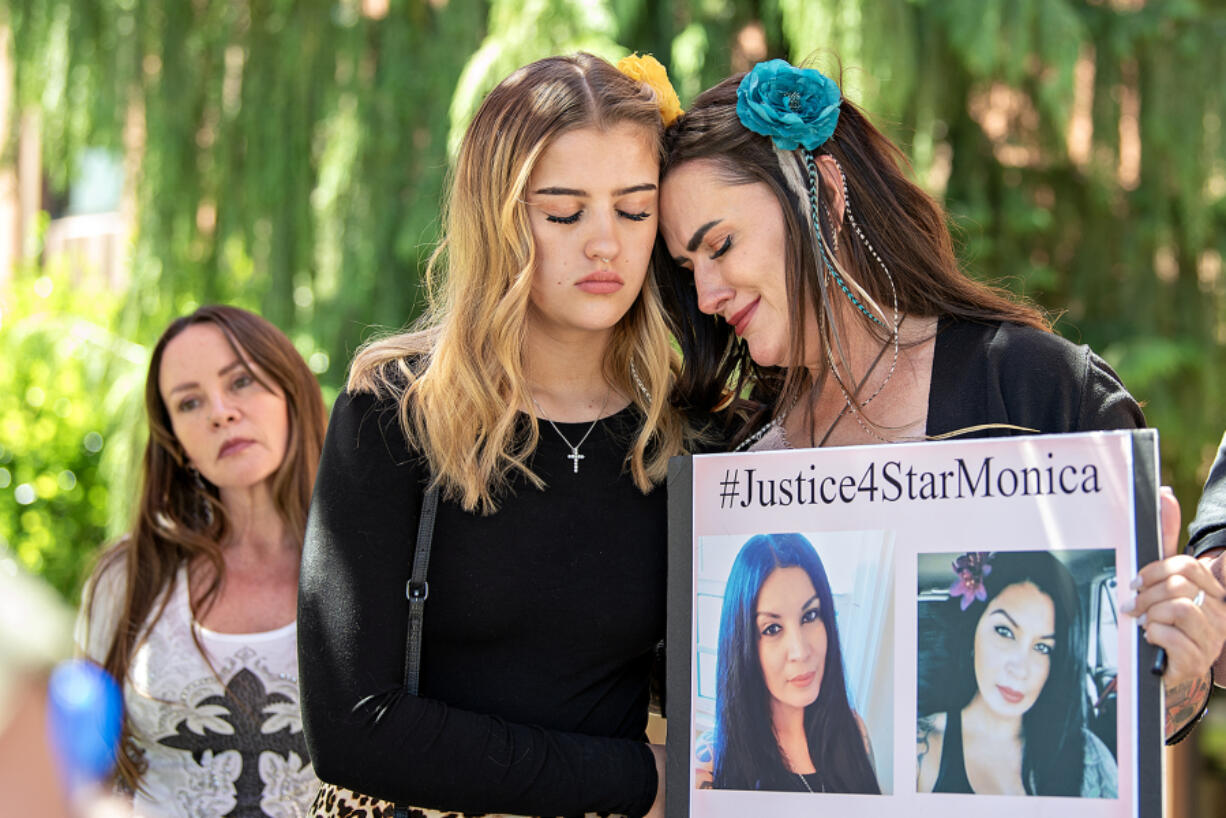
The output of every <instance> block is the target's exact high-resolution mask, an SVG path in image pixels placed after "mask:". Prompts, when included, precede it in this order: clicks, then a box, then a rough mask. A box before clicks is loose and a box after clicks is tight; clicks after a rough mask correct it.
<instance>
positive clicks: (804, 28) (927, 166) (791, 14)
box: [0, 0, 1226, 596]
mask: <svg viewBox="0 0 1226 818" xmlns="http://www.w3.org/2000/svg"><path fill="white" fill-rule="evenodd" d="M0 24H3V25H6V26H8V27H9V28H10V29H11V32H12V38H11V42H12V45H13V54H14V60H15V65H16V94H15V104H14V106H13V110H12V111H9V112H8V115H9V116H10V117H15V116H16V115H17V114H18V113H19V112H21V111H38V112H40V114H41V117H42V120H41V121H42V139H43V142H42V147H43V161H44V165H45V166H46V168H47V171H48V173H49V175H50V177H51V181H52V183H53V185H55V186H58V187H61V188H62V187H63V186H64V185H66V184H67V183H68V181H69V176H70V173H71V169H72V168H73V167H74V161H75V157H76V156H77V155H78V152H79V151H80V149H82V148H83V147H85V146H105V147H109V148H112V149H114V150H116V151H122V150H123V149H124V145H125V139H127V142H128V144H129V145H131V144H133V140H134V139H135V143H136V144H138V145H139V149H138V150H137V151H136V153H135V158H136V160H137V161H136V162H134V163H133V164H134V166H135V167H136V168H137V169H138V172H137V173H136V174H135V175H134V176H133V177H132V178H130V179H129V180H128V183H129V185H130V186H131V191H132V194H133V195H134V198H135V203H136V213H137V230H136V236H135V240H134V243H133V246H132V247H131V251H130V260H131V270H130V281H129V286H128V288H127V289H126V291H124V292H106V291H103V290H91V289H90V287H89V286H88V284H87V283H82V282H81V281H79V280H76V279H72V278H71V277H70V276H69V275H68V274H67V273H66V272H63V271H57V270H54V269H51V270H47V269H42V268H39V267H37V266H35V265H34V263H33V262H32V263H31V265H30V266H29V267H28V268H27V269H23V270H19V271H17V272H16V273H15V274H14V275H13V277H12V278H11V279H10V280H9V281H8V282H7V284H0V545H2V544H4V543H7V544H8V545H9V546H10V547H12V548H13V549H14V551H15V552H16V553H17V555H18V556H19V558H20V560H21V562H22V563H23V564H25V565H27V566H28V567H30V568H32V569H33V570H34V571H36V572H38V573H42V574H43V575H45V576H46V577H47V578H48V579H49V580H51V581H52V582H53V583H54V584H55V585H56V587H58V588H59V589H60V590H61V592H63V593H64V594H65V595H67V596H71V595H72V594H73V593H74V592H75V589H76V588H77V587H78V583H79V581H80V576H81V572H82V571H83V570H85V568H86V567H87V565H88V559H89V555H90V554H91V553H93V551H94V550H95V549H96V547H97V545H98V544H99V543H101V542H103V541H105V540H107V539H110V538H113V537H114V536H116V535H117V534H118V533H120V532H121V531H122V530H123V528H124V527H125V525H126V524H127V521H128V519H129V517H128V515H129V508H128V506H129V503H130V502H131V500H132V498H133V496H134V494H135V480H136V479H137V476H136V470H135V464H136V463H137V462H138V457H139V447H140V445H141V442H142V440H143V434H144V431H143V429H142V427H141V420H140V414H141V400H142V398H141V383H142V379H143V376H144V371H143V370H144V362H145V360H146V356H147V347H148V345H149V344H150V343H151V342H152V341H153V340H154V339H155V338H156V337H157V335H158V333H159V332H160V330H161V329H162V327H163V326H164V325H165V324H166V323H167V322H168V321H169V320H170V319H171V318H172V317H174V316H175V315H178V314H181V313H183V312H185V311H188V310H190V309H191V308H193V307H194V306H195V305H197V304H200V303H205V302H211V301H227V302H232V303H236V304H239V305H242V306H246V307H249V308H253V309H257V310H259V311H261V312H262V313H263V314H264V315H266V316H268V317H269V318H271V319H272V320H273V321H274V322H276V323H277V324H278V325H280V326H281V327H283V328H284V329H285V330H286V331H287V332H288V333H289V334H290V336H291V337H292V338H293V339H294V341H295V343H296V344H297V345H298V347H299V349H300V350H301V351H302V352H303V354H304V356H306V357H307V358H308V359H309V360H310V361H311V363H312V366H313V367H314V368H315V369H316V371H317V372H319V374H320V378H321V381H322V382H323V384H324V385H325V389H326V391H327V393H328V394H329V396H330V395H331V394H334V392H335V389H336V388H337V387H338V386H339V384H340V383H341V381H342V379H343V376H344V370H345V364H346V362H347V360H348V358H349V356H350V354H351V353H352V351H353V349H354V348H355V347H356V345H357V344H358V343H359V342H360V341H361V340H362V338H363V337H364V336H366V335H367V334H368V333H369V331H370V329H371V328H372V327H388V328H392V327H398V326H401V325H403V324H404V323H405V322H406V321H407V320H409V319H410V318H411V317H412V316H414V315H415V314H416V312H417V311H418V309H419V308H420V307H421V302H420V299H419V293H418V287H417V283H418V278H419V275H420V274H421V272H422V269H423V265H424V262H425V259H426V257H427V256H428V253H429V251H430V249H431V246H432V243H433V242H434V241H435V239H436V238H437V231H438V227H439V223H438V208H439V205H438V203H439V198H440V191H441V186H442V184H443V180H444V176H445V173H446V170H447V165H448V156H449V153H448V151H449V146H453V145H454V143H455V140H456V137H457V134H458V133H459V132H460V131H461V130H462V128H463V126H464V124H465V123H466V122H467V119H468V117H469V115H470V113H471V111H472V110H473V108H474V107H475V106H476V104H477V103H478V102H479V100H480V99H481V97H482V95H483V94H484V93H485V92H486V91H487V90H488V89H489V88H490V87H492V85H493V84H494V83H496V82H497V81H498V80H499V79H500V78H501V77H503V76H505V75H506V74H507V73H509V72H510V71H511V70H512V69H513V68H515V67H517V66H518V65H521V64H523V63H525V62H527V61H529V60H532V59H535V58H537V57H540V56H544V55H547V54H551V53H558V52H568V51H574V50H577V49H586V50H590V51H593V52H596V53H598V54H601V55H604V56H607V57H610V58H617V57H619V56H621V55H623V54H625V53H627V52H628V51H629V50H631V49H634V50H640V51H649V52H652V53H654V54H655V55H656V56H657V57H659V58H660V59H661V60H662V61H663V62H664V63H666V64H667V65H669V66H670V69H671V73H672V75H673V77H674V81H675V83H676V85H677V87H678V90H679V91H680V93H681V96H682V100H683V102H684V101H686V100H688V99H689V98H690V97H692V96H693V95H694V94H696V93H697V92H698V91H699V90H701V89H702V88H704V87H707V86H709V85H711V84H712V83H714V82H715V81H717V80H719V79H720V78H722V77H723V76H725V75H727V74H728V73H729V72H730V71H731V70H734V69H744V68H745V67H747V65H748V61H749V59H751V58H757V57H759V56H761V55H762V54H763V53H765V55H766V56H783V57H788V58H791V59H792V60H794V61H795V60H802V59H806V58H810V57H812V58H813V59H814V60H815V61H816V63H817V64H818V65H819V66H820V67H822V68H824V69H826V70H828V71H830V72H833V73H835V74H836V75H841V77H842V81H843V85H844V87H845V89H846V92H847V94H848V96H849V97H851V98H852V99H853V100H856V101H858V102H859V103H860V104H861V105H862V106H863V107H865V108H866V109H867V110H868V111H869V112H870V113H871V115H872V116H873V117H874V119H875V120H876V121H877V122H878V123H879V124H881V125H882V126H883V127H884V128H885V130H886V131H887V132H888V133H889V134H890V135H891V136H893V137H894V138H895V139H896V140H897V141H898V142H899V143H900V144H901V145H902V146H903V147H904V149H905V150H906V152H907V153H908V155H909V156H910V157H911V159H912V162H913V164H914V173H915V176H916V178H917V179H918V180H920V181H921V183H923V184H924V185H925V186H926V187H927V188H928V189H929V190H931V191H932V192H933V193H934V194H936V195H938V196H939V197H941V198H942V199H943V200H944V201H945V203H946V205H947V207H948V208H949V210H950V213H951V215H952V219H953V221H954V223H955V226H956V228H957V232H958V235H959V237H960V240H961V243H962V256H963V259H964V261H965V262H966V265H967V267H968V269H969V270H971V271H972V273H973V274H975V275H981V276H986V277H991V278H1003V279H1004V280H1005V281H1007V282H1008V283H1009V285H1010V286H1012V287H1014V288H1015V289H1016V290H1017V291H1018V292H1019V293H1021V294H1024V295H1025V296H1026V297H1029V298H1031V299H1034V300H1036V301H1038V302H1039V303H1041V304H1042V305H1044V306H1046V307H1048V308H1050V309H1052V310H1053V311H1056V312H1058V313H1059V314H1060V315H1061V318H1060V321H1059V324H1058V328H1059V329H1060V331H1061V332H1063V333H1064V334H1065V335H1067V336H1069V337H1071V338H1073V339H1074V340H1077V341H1082V342H1087V343H1090V344H1092V345H1093V346H1094V347H1095V348H1096V349H1098V350H1099V351H1101V352H1102V353H1103V354H1105V355H1106V357H1107V358H1108V359H1109V360H1110V361H1111V362H1112V363H1113V364H1114V365H1115V366H1116V367H1117V368H1118V369H1119V371H1120V373H1121V375H1122V376H1123V377H1124V379H1125V382H1126V383H1127V384H1128V385H1129V387H1130V388H1131V389H1132V391H1133V392H1134V393H1135V394H1136V395H1137V396H1138V397H1139V398H1140V399H1141V400H1143V401H1144V402H1145V404H1146V410H1147V413H1148V417H1149V420H1150V422H1151V423H1152V424H1153V425H1156V426H1158V427H1159V428H1160V429H1161V431H1162V437H1163V455H1164V462H1163V468H1164V479H1165V480H1166V481H1167V482H1169V483H1171V484H1173V485H1174V486H1175V487H1176V489H1177V492H1178V494H1179V496H1180V497H1181V498H1183V502H1184V506H1185V517H1190V516H1191V513H1192V504H1193V503H1194V501H1195V498H1196V497H1197V496H1198V493H1199V486H1200V481H1201V480H1202V479H1203V476H1204V473H1205V470H1206V468H1207V463H1208V459H1209V457H1210V455H1211V454H1212V452H1213V450H1214V448H1215V446H1216V441H1217V439H1218V437H1219V436H1220V434H1221V432H1222V429H1223V427H1224V426H1226V398H1223V394H1222V389H1221V386H1222V377H1223V372H1224V371H1226V370H1224V369H1223V363H1224V352H1223V350H1224V343H1226V304H1224V300H1223V293H1224V289H1226V285H1224V282H1223V277H1222V269H1221V268H1222V263H1221V257H1222V253H1223V251H1226V247H1224V246H1223V245H1224V244H1226V231H1223V229H1222V228H1223V226H1224V224H1226V150H1224V147H1223V137H1222V117H1223V91H1222V89H1223V88H1224V87H1226V83H1224V82H1223V80H1226V66H1224V65H1223V61H1224V60H1226V48H1223V44H1224V43H1226V4H1223V3H1222V2H1214V1H1213V0H1165V2H1161V3H1159V2H1145V0H1098V1H1097V2H1094V1H1092V0H1086V1H1085V2H1077V1H1076V0H653V1H652V2H648V0H587V1H586V2H584V1H583V0H388V2H386V3H385V2H376V1H375V0H0ZM134 125H135V127H134ZM134 134H136V135H138V136H137V137H134V136H133V135H134ZM1071 134H1072V135H1071ZM1138 140H1139V141H1138ZM1138 148H1139V150H1140V154H1139V156H1137V155H1135V154H1136V150H1137V149H1138ZM3 151H4V152H3V154H0V161H4V162H10V163H11V162H12V160H13V157H14V147H13V145H6V146H3ZM91 435H93V437H90V436H91ZM68 475H71V477H70V476H68ZM23 486H25V487H28V488H26V489H22V488H21V487H23Z"/></svg>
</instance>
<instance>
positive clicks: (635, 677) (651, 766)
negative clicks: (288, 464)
mask: <svg viewBox="0 0 1226 818" xmlns="http://www.w3.org/2000/svg"><path fill="white" fill-rule="evenodd" d="M663 98H664V94H663V93H662V92H661V91H659V90H656V89H653V87H652V86H650V85H648V84H645V83H643V82H639V81H637V80H634V79H631V78H630V77H629V76H627V75H626V74H623V73H621V72H619V71H618V70H617V69H615V68H614V67H613V66H612V65H609V64H608V63H606V62H605V61H603V60H601V59H599V58H597V57H593V56H591V55H586V54H580V55H577V56H574V57H555V58H549V59H545V60H541V61H539V62H535V63H532V64H531V65H528V66H526V67H524V68H522V69H520V70H518V71H516V72H515V73H514V74H512V75H511V76H509V77H508V78H506V79H505V80H503V82H502V83H500V84H499V85H498V87H496V88H495V89H494V90H493V91H492V92H491V93H490V95H489V96H488V97H487V98H486V99H485V101H484V102H483V103H482V105H481V106H480V108H479V110H478V111H477V113H476V115H475V117H474V119H473V122H472V124H471V125H470V127H469V128H468V131H467V133H466V135H465V138H464V140H463V143H462V146H461V149H460V153H459V156H458V158H457V163H456V168H455V171H454V176H453V179H452V182H451V190H450V195H449V198H448V211H447V220H446V224H447V229H446V238H445V240H444V242H443V243H442V245H441V246H440V248H439V250H438V252H437V253H436V254H435V257H434V259H433V263H432V265H431V270H430V284H431V293H432V307H433V309H432V311H431V313H430V316H429V318H428V319H427V320H426V321H425V323H424V325H423V328H421V329H420V330H418V331H415V332H410V333H406V334H402V335H397V336H394V337H391V338H388V339H386V340H383V341H380V342H377V343H374V344H372V345H370V346H368V347H366V348H365V349H364V350H362V351H361V352H360V353H359V354H358V356H357V358H356V359H355V360H354V362H353V365H352V369H351V373H350V378H349V384H348V388H347V390H346V392H345V393H344V394H342V395H341V396H340V397H339V398H338V400H337V402H336V405H335V407H334V410H333V415H332V421H331V426H330V427H329V431H328V439H327V443H326V444H325V447H324V456H323V460H322V463H321V466H320V474H319V480H318V482H317V485H316V490H315V498H314V501H313V505H312V509H311V519H310V524H309V526H308V530H307V540H306V546H305V552H304V560H303V581H302V593H301V597H300V609H299V614H300V617H301V622H302V628H301V630H300V642H299V645H300V650H301V651H302V656H303V661H302V680H303V690H304V696H303V717H304V720H305V725H306V728H307V736H308V741H309V745H310V747H311V751H312V758H313V760H314V762H315V765H316V769H317V771H318V772H319V775H320V778H321V779H322V780H324V781H326V782H330V784H329V785H326V786H325V787H323V788H322V789H321V792H320V797H319V799H317V802H316V810H317V814H349V813H347V812H345V811H346V810H349V809H355V808H356V809H360V810H362V811H363V812H361V813H359V814H383V815H388V816H390V815H391V814H392V807H391V803H389V802H395V803H396V804H400V805H412V806H413V807H414V808H416V809H415V810H413V811H411V814H413V815H424V816H432V815H436V814H444V813H445V814H447V815H451V814H454V813H456V812H471V813H489V812H495V813H516V814H527V815H576V814H583V813H606V814H607V813H621V814H626V815H644V814H650V815H660V814H662V810H663V797H662V796H663V776H662V775H661V771H662V758H663V756H662V753H661V749H662V748H660V747H652V746H649V745H648V744H647V743H646V741H645V736H644V730H645V726H646V719H647V701H648V677H649V670H650V666H651V664H652V655H653V650H654V648H655V646H656V644H657V643H658V642H659V640H660V639H661V638H662V636H663V629H664V610H665V609H664V594H665V562H666V555H665V507H664V492H663V488H662V485H661V484H662V481H663V480H664V477H665V474H666V469H667V461H668V458H669V457H670V456H671V455H674V454H677V453H679V452H681V451H682V450H683V446H684V444H685V441H686V438H687V434H688V433H687V430H686V429H687V427H686V425H685V423H684V422H683V419H682V417H681V416H679V415H678V413H677V412H676V411H674V410H673V409H672V408H671V407H670V405H669V403H668V401H667V396H668V394H669V390H670V387H671V385H672V379H673V374H674V371H675V368H676V360H675V355H674V353H673V351H672V349H671V347H670V345H669V336H668V330H667V328H666V325H665V321H664V317H663V313H662V309H661V306H660V301H659V295H658V293H657V290H656V285H655V282H654V280H653V279H652V276H651V274H650V269H649V258H650V254H651V251H652V244H653V242H654V240H655V233H656V215H657V196H658V182H659V163H660V145H661V135H662V131H663V121H662V111H663V112H665V113H667V108H668V106H666V105H662V104H661V103H662V100H663ZM674 105H675V102H674ZM431 484H433V485H436V486H437V487H438V488H439V490H440V498H441V499H440V502H439V505H438V511H437V518H436V520H435V523H434V527H433V531H434V537H433V545H432V550H431V554H430V560H429V569H428V576H427V583H428V587H429V591H428V603H427V604H426V606H425V611H426V615H425V624H424V631H423V635H422V639H421V664H420V688H419V690H418V694H417V695H412V694H410V693H408V692H407V691H406V688H405V664H406V663H405V656H406V645H405V636H406V629H407V625H406V613H407V604H406V600H405V594H406V590H405V589H406V582H407V581H408V579H409V576H410V561H411V559H412V553H413V545H414V541H415V538H416V533H417V531H418V523H419V512H420V509H421V505H422V499H423V493H424V492H425V491H426V489H427V487H428V486H429V485H431ZM354 792H356V793H361V795H355V794H354ZM436 811H438V812H436Z"/></svg>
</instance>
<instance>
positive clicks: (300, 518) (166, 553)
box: [83, 306, 327, 788]
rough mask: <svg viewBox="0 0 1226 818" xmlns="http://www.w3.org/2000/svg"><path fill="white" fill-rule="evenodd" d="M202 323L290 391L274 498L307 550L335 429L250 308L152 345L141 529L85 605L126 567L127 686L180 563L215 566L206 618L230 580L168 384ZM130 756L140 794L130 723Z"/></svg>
mask: <svg viewBox="0 0 1226 818" xmlns="http://www.w3.org/2000/svg"><path fill="white" fill-rule="evenodd" d="M197 324H212V325H213V326H215V327H217V328H218V329H219V330H221V332H222V334H223V335H225V337H226V340H227V341H228V342H229V344H230V348H231V349H233V351H234V354H235V355H236V356H238V358H239V359H240V360H243V361H250V362H253V363H254V364H256V365H257V366H259V368H260V370H261V371H262V372H263V374H264V375H265V376H266V377H267V378H268V380H269V381H271V382H272V384H275V385H276V386H277V387H279V388H280V390H281V391H282V392H283V393H284V395H285V402H286V412H287V415H288V417H289V439H288V441H287V444H286V450H285V458H284V459H283V460H282V461H281V465H280V466H278V467H277V470H276V471H275V472H274V473H273V475H272V496H273V502H274V504H275V506H276V509H277V511H278V513H279V514H280V515H281V519H282V520H283V521H284V522H285V526H286V529H287V534H288V535H289V536H290V537H292V538H293V539H294V540H295V541H296V542H299V543H301V542H302V538H303V535H304V533H305V530H306V517H307V507H308V506H309V505H310V501H311V491H312V489H313V487H314V484H315V470H316V467H317V465H318V464H319V453H320V450H321V449H322V447H323V439H324V430H325V427H326V425H327V417H326V411H325V409H324V403H323V396H322V395H321V394H320V390H319V383H318V382H317V381H316V380H315V376H314V375H313V374H312V373H311V370H310V368H308V367H307V365H306V362H305V361H303V360H302V356H301V355H299V354H298V351H297V350H296V349H294V345H293V344H292V343H290V340H289V339H288V338H286V337H285V334H284V333H282V332H281V331H280V330H279V329H277V328H276V327H275V326H273V325H272V324H271V323H269V322H268V321H266V320H265V319H263V318H261V317H260V316H258V315H255V314H253V313H250V312H247V311H246V310H242V309H239V308H237V307H229V306H204V307H201V308H200V309H198V310H196V311H195V312H193V313H192V314H191V315H187V316H183V317H181V318H177V319H175V320H174V321H173V322H171V324H170V326H169V327H167V328H166V331H165V332H163V333H162V337H161V338H159V339H158V342H157V345H156V346H155V347H154V348H153V355H152V356H151V357H150V360H149V374H148V375H147V377H146V378H145V416H146V419H147V421H148V424H149V440H148V442H147V443H146V444H145V455H144V461H143V464H142V470H141V471H142V482H141V493H140V502H139V506H138V508H137V511H136V520H135V522H134V523H133V526H132V530H131V531H130V532H129V533H128V534H127V535H126V536H125V537H123V538H122V539H121V540H120V541H119V542H118V543H116V544H115V545H114V546H113V547H112V548H110V549H108V550H107V551H106V553H104V554H103V555H102V558H101V559H100V560H99V563H98V566H97V568H96V569H95V571H94V575H93V579H92V580H91V582H90V584H89V586H88V587H87V590H86V594H85V599H84V602H83V607H84V610H85V611H86V612H87V614H88V613H89V612H91V611H92V608H93V602H94V599H93V598H94V591H95V590H96V589H97V582H98V579H99V578H100V577H101V576H102V575H103V574H104V573H106V572H107V571H109V570H111V569H116V570H119V569H122V572H123V576H124V577H125V578H126V588H125V590H124V592H123V599H122V601H121V602H120V603H119V605H118V606H117V611H118V618H117V621H118V623H119V624H118V626H117V627H116V629H115V632H114V635H113V637H112V640H111V643H110V645H109V647H108V648H107V650H106V658H105V660H104V661H103V667H104V668H106V670H107V671H108V672H110V674H111V675H112V676H114V677H115V678H116V679H119V680H121V681H122V680H123V679H124V678H125V676H126V675H127V673H128V668H129V666H130V665H131V662H132V657H133V655H134V654H135V652H136V649H137V647H138V645H139V640H140V639H141V638H142V637H143V636H144V635H145V634H147V633H148V631H149V629H150V628H151V627H152V626H153V624H154V623H155V622H156V621H157V620H158V619H159V618H160V617H161V615H162V612H163V611H164V610H165V607H166V602H167V600H168V599H169V593H167V590H168V589H169V588H170V587H171V586H172V585H173V584H174V581H175V574H176V572H177V570H178V568H179V566H180V565H182V564H184V563H189V562H191V561H193V560H197V559H203V560H207V561H208V563H209V564H210V565H211V566H212V568H213V576H212V581H211V582H210V583H209V584H208V585H207V586H206V587H205V588H204V590H203V592H202V593H201V594H200V596H199V597H198V598H196V599H193V600H192V606H193V609H194V610H195V611H196V612H197V616H199V615H200V614H201V613H202V612H203V611H206V610H207V609H208V607H209V606H210V605H211V604H212V603H213V601H214V600H215V599H216V596H217V592H218V590H219V588H220V587H221V582H222V579H223V575H224V562H223V559H222V553H221V545H220V544H221V543H222V542H224V541H225V539H226V537H227V536H228V535H229V534H230V522H229V518H228V517H227V515H226V509H225V506H223V505H222V503H221V501H220V500H219V499H218V493H217V488H216V487H215V486H213V485H211V484H209V483H208V482H207V481H205V480H204V479H203V478H200V477H198V476H197V474H196V473H193V472H191V471H189V470H188V462H187V457H186V455H185V453H184V451H183V447H182V446H181V445H180V444H179V441H178V440H177V439H176V438H175V436H174V432H173V431H172V427H171V422H170V414H169V412H168V411H167V408H166V405H165V403H164V402H163V401H162V394H161V389H160V383H159V377H160V371H161V364H162V355H163V353H164V352H165V351H166V345H167V344H169V343H170V342H171V341H172V340H173V339H174V338H175V337H177V336H178V335H179V334H180V333H181V332H183V331H184V330H186V329H187V328H188V327H191V326H195V325H197ZM251 374H252V376H253V377H255V378H257V379H258V380H260V383H261V384H263V385H264V386H265V387H267V388H271V385H270V384H269V383H267V382H265V381H264V380H263V379H261V378H260V375H259V374H257V373H256V372H254V371H253V372H252V373H251ZM159 599H160V601H161V604H160V606H158V602H159ZM155 606H158V607H157V610H156V611H155V610H154V608H155ZM193 638H194V634H193ZM122 749H123V752H121V753H119V754H118V756H119V758H118V762H119V765H118V766H119V770H118V772H119V776H120V777H121V779H122V780H123V782H124V783H125V784H126V785H127V786H129V787H132V788H135V787H136V786H137V785H138V782H139V778H140V774H141V765H140V762H139V759H138V758H137V757H136V755H135V754H134V752H133V750H134V748H133V745H132V744H131V732H130V725H128V724H127V722H126V720H125V723H124V729H123V743H122Z"/></svg>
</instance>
